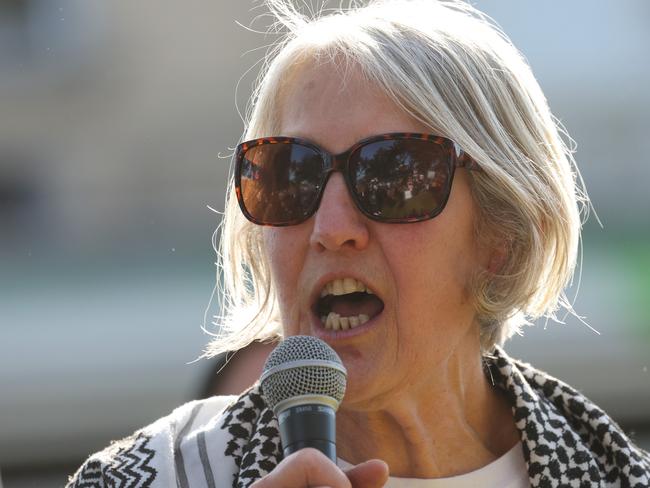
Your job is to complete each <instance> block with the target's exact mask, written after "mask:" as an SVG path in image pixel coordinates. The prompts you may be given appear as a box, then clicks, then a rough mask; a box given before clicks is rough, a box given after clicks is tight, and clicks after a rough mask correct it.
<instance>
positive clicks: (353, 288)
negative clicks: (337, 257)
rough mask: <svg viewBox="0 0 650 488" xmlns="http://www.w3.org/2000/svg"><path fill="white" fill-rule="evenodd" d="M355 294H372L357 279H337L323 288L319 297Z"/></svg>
mask: <svg viewBox="0 0 650 488" xmlns="http://www.w3.org/2000/svg"><path fill="white" fill-rule="evenodd" d="M355 292H366V293H370V294H374V293H372V291H370V290H369V289H368V287H367V286H366V285H365V284H364V283H362V282H361V281H359V280H357V279H354V278H337V279H335V280H333V281H330V282H329V283H327V284H326V285H325V286H324V287H323V289H322V291H321V292H320V296H321V297H325V296H327V295H347V294H348V293H355Z"/></svg>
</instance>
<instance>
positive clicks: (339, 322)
mask: <svg viewBox="0 0 650 488" xmlns="http://www.w3.org/2000/svg"><path fill="white" fill-rule="evenodd" d="M320 319H321V322H323V325H324V326H325V328H326V329H332V330H348V329H354V328H355V327H357V326H358V325H362V324H365V323H366V322H368V320H370V317H369V316H367V315H365V314H359V315H353V316H351V317H341V316H340V315H339V314H337V313H335V312H330V313H329V314H328V315H326V316H325V315H323V316H322V317H321V318H320Z"/></svg>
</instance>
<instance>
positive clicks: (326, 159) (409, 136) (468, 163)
mask: <svg viewBox="0 0 650 488" xmlns="http://www.w3.org/2000/svg"><path fill="white" fill-rule="evenodd" d="M404 139H406V140H420V141H430V142H433V143H435V144H438V145H440V146H443V147H445V148H446V149H447V150H448V152H449V159H448V163H447V164H448V166H449V184H448V188H447V192H446V194H445V195H444V196H443V198H442V202H441V203H440V204H439V205H438V207H437V208H436V209H433V210H432V211H431V212H430V213H427V214H426V215H425V216H420V217H403V218H397V219H387V218H382V217H381V216H377V215H374V214H372V213H370V212H368V211H366V209H364V207H363V203H362V202H361V201H360V199H359V197H358V195H357V194H356V191H355V190H354V187H353V184H352V181H351V179H350V155H351V154H353V153H354V152H355V151H357V150H358V149H359V148H360V147H362V146H365V145H368V144H370V143H373V142H378V141H385V140H389V141H391V140H404ZM266 144H299V145H301V146H304V147H307V148H310V149H313V150H314V151H315V152H316V153H318V154H319V155H320V156H321V157H322V159H323V163H324V165H323V169H322V176H321V182H322V183H321V185H322V186H321V188H320V191H319V192H318V194H317V196H316V198H315V201H314V203H313V204H312V206H311V207H310V208H309V209H307V211H306V212H304V213H303V215H302V216H301V217H300V218H296V219H292V220H287V221H285V222H279V223H278V222H266V221H263V220H260V219H257V218H255V217H254V216H253V215H251V214H250V212H249V211H248V209H247V208H246V204H245V203H244V198H243V195H242V189H241V170H242V162H243V160H244V155H245V154H246V152H247V151H248V150H250V149H251V148H254V147H257V146H262V145H266ZM456 168H466V169H468V170H471V171H481V168H480V166H479V165H478V163H476V161H474V159H472V158H471V156H469V155H468V154H467V153H466V152H464V151H463V150H462V149H461V147H460V146H459V145H458V144H457V143H456V142H454V141H452V140H451V139H448V138H446V137H442V136H438V135H433V134H423V133H413V132H391V133H387V134H379V135H375V136H371V137H367V138H365V139H362V140H360V141H358V142H357V143H355V144H354V145H353V146H352V147H350V148H349V149H348V150H346V151H344V152H342V153H339V154H332V153H330V152H328V151H326V150H325V149H323V148H322V147H320V146H319V145H317V144H315V143H313V142H312V141H310V140H308V139H303V138H299V137H285V136H278V137H260V138H258V139H252V140H250V141H245V142H242V143H241V144H239V145H238V146H237V148H236V150H235V193H236V196H237V202H238V203H239V208H240V209H241V211H242V213H243V214H244V216H245V217H246V218H247V219H248V220H249V221H251V222H253V223H254V224H257V225H262V226H272V227H286V226H290V225H297V224H300V223H302V222H305V221H306V220H308V219H309V218H310V217H311V216H312V215H314V213H316V210H317V209H318V207H319V206H320V201H321V199H322V196H323V192H324V190H325V186H326V185H327V181H328V180H329V177H330V176H331V174H332V173H333V172H335V171H340V172H341V173H342V174H343V178H344V180H345V184H346V186H347V188H348V191H349V192H350V195H351V196H352V199H353V200H354V203H355V205H356V206H357V208H358V209H359V211H360V212H361V213H362V214H363V215H365V216H366V217H368V218H369V219H371V220H374V221H376V222H382V223H394V224H408V223H413V222H421V221H424V220H430V219H433V218H434V217H436V216H437V215H439V214H440V213H441V212H442V211H443V210H444V208H445V206H446V205H447V200H448V199H449V194H450V193H451V186H452V183H453V179H454V173H455V169H456Z"/></svg>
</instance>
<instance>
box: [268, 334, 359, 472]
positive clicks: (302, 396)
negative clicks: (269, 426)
mask: <svg viewBox="0 0 650 488" xmlns="http://www.w3.org/2000/svg"><path fill="white" fill-rule="evenodd" d="M346 379H347V371H346V369H345V367H344V366H343V363H342V362H341V359H340V358H339V356H338V354H336V352H335V351H334V349H332V348H331V347H330V346H328V345H327V344H326V343H325V342H323V341H321V340H320V339H317V338H315V337H311V336H292V337H287V338H286V339H285V340H284V341H282V342H281V343H280V344H279V345H278V347H276V348H275V349H274V350H273V352H271V354H270V355H269V357H268V359H267V360H266V364H265V365H264V371H263V373H262V376H261V378H260V382H261V386H262V393H263V394H264V396H265V397H266V400H267V402H268V404H269V405H270V407H271V408H272V409H273V412H274V413H275V415H276V417H277V418H278V423H279V424H280V440H281V441H282V446H283V453H284V456H285V457H286V456H288V455H289V454H292V453H294V452H296V451H298V450H299V449H303V448H305V447H313V448H316V449H318V450H319V451H320V452H322V453H323V454H325V455H326V456H327V457H328V458H330V459H331V460H332V461H333V462H334V463H336V410H338V408H339V404H340V403H341V400H343V395H344V394H345V382H346Z"/></svg>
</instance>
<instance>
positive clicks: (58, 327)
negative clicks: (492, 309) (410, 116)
mask: <svg viewBox="0 0 650 488" xmlns="http://www.w3.org/2000/svg"><path fill="white" fill-rule="evenodd" d="M335 3H336V4H338V2H335ZM256 5H258V6H257V7H256ZM476 5H477V7H479V8H481V9H484V10H485V11H486V12H487V13H488V14H491V15H492V16H493V17H494V18H495V19H496V20H497V21H498V22H499V23H500V25H501V26H502V27H503V29H504V30H505V32H506V33H507V34H508V35H510V37H511V38H512V39H513V41H514V43H515V44H516V45H517V46H518V47H519V48H520V49H521V50H522V51H523V53H524V54H525V56H526V57H527V58H528V60H529V62H530V63H531V65H532V67H533V69H534V71H535V73H536V75H537V76H538V79H539V80H540V82H541V85H542V88H543V89H544V91H545V93H546V95H547V97H548V99H549V103H550V105H551V107H552V109H553V110H554V113H555V114H556V116H557V117H558V118H559V119H560V120H561V121H562V122H563V123H564V125H565V126H566V127H567V129H568V130H569V133H570V134H571V135H572V136H573V137H574V139H575V140H576V141H577V144H578V146H577V153H576V159H577V160H578V163H579V164H580V166H581V169H582V174H583V177H584V180H585V181H586V183H587V186H588V188H589V191H590V196H591V197H592V199H593V200H594V203H595V207H596V211H597V212H598V215H599V216H600V218H601V220H602V221H603V223H604V226H605V227H604V229H603V230H601V229H600V228H599V227H598V226H597V225H596V223H595V220H594V219H592V220H591V221H590V223H589V224H588V225H587V227H586V236H585V243H584V249H585V251H584V273H583V277H582V285H581V291H580V294H579V298H578V300H577V302H576V310H577V312H578V313H579V314H581V315H584V316H586V320H587V322H588V323H589V324H590V325H591V326H592V327H593V328H595V329H597V330H599V331H600V332H601V335H600V336H598V335H595V334H594V333H592V332H591V331H590V330H589V329H588V328H587V327H585V326H583V325H581V324H580V323H579V322H578V321H576V320H574V319H570V318H569V319H567V322H568V325H567V326H557V325H549V327H548V329H547V330H543V329H542V327H541V326H538V327H537V328H535V329H531V330H529V331H527V332H526V337H524V338H522V339H519V338H517V339H515V340H513V342H512V344H510V345H509V346H508V347H507V348H508V349H509V350H510V351H511V352H512V353H513V354H515V355H517V356H520V357H522V358H524V359H526V360H529V361H531V362H533V363H534V364H536V365H537V366H539V367H541V368H544V369H547V370H549V371H551V372H552V373H554V374H556V375H557V376H559V377H560V378H562V379H564V380H566V381H568V382H569V383H571V384H573V385H574V386H576V387H578V388H579V389H581V390H582V391H583V392H585V393H586V394H587V395H591V396H592V397H594V400H596V401H597V402H598V403H600V404H602V405H603V406H604V407H605V408H606V409H608V410H609V411H610V412H611V413H612V414H613V415H614V417H615V418H617V419H619V420H620V421H621V422H622V423H623V424H624V425H629V426H630V429H634V430H637V431H638V432H640V435H641V436H643V435H647V434H644V431H646V432H647V431H648V430H650V372H648V368H650V306H649V305H648V303H649V302H648V299H647V297H648V293H649V292H650V273H649V271H650V245H649V243H650V217H649V212H648V209H650V196H649V192H648V190H647V185H648V182H650V164H648V163H649V157H648V154H650V138H649V137H648V134H650V118H648V113H650V91H648V89H647V87H648V86H650V63H649V62H648V46H650V28H649V26H650V4H648V3H647V2H644V1H643V0H636V1H629V2H615V1H613V0H612V1H608V2H600V3H599V4H598V5H595V4H593V2H590V1H588V0H580V1H574V2H566V3H564V4H562V5H560V4H557V3H555V2H553V3H540V2H517V1H516V0H512V1H507V2H504V1H498V2H497V1H487V0H485V1H477V2H476ZM261 13H263V10H262V9H261V8H260V7H259V3H253V2H246V1H238V0H237V1H236V0H228V1H224V0H220V1H218V2H214V1H207V0H189V1H185V2H170V1H166V2H159V1H153V0H140V1H138V2H131V1H127V0H115V1H111V2H84V1H73V0H11V1H5V2H2V3H0V467H1V468H2V472H3V474H4V476H5V486H6V487H7V488H11V487H12V486H21V485H20V483H27V482H28V481H25V480H28V479H29V476H28V474H29V473H35V474H34V476H39V474H38V473H41V475H42V478H41V480H46V478H47V477H48V476H50V473H55V474H54V475H52V476H54V478H55V479H57V480H58V481H53V482H52V483H53V485H52V486H59V485H60V484H61V481H60V478H57V476H59V477H60V476H61V475H60V474H59V473H60V472H61V471H66V470H69V469H70V467H71V466H74V465H77V464H78V463H79V462H81V460H82V459H83V457H84V456H85V455H87V454H88V453H90V452H91V451H92V450H95V449H98V448H100V447H102V446H104V445H106V444H107V442H108V441H109V440H110V439H115V438H118V437H121V436H123V435H125V434H128V433H130V432H131V431H132V430H133V429H135V428H137V427H139V426H142V425H144V424H146V423H149V422H151V421H153V420H155V419H156V418H157V417H159V416H160V415H163V414H165V413H167V412H169V411H170V410H171V409H173V408H174V407H175V406H177V405H179V404H181V403H182V402H184V401H187V400H189V399H191V398H193V397H194V396H196V395H197V394H198V392H200V391H201V389H202V388H203V385H204V383H205V381H206V375H207V374H208V372H209V371H211V370H212V364H211V363H209V362H207V361H199V362H193V360H194V359H196V358H197V357H198V356H199V355H200V354H201V351H202V347H203V345H204V344H205V343H206V341H207V340H208V336H207V335H206V334H204V333H203V332H202V331H201V326H202V325H203V324H204V312H205V313H206V316H207V324H208V325H209V324H210V321H211V320H210V317H211V316H212V315H213V314H218V300H213V301H212V302H210V296H211V293H212V289H213V286H214V282H215V269H214V265H213V263H214V261H215V257H214V253H213V251H212V249H211V244H210V241H211V235H212V232H213V231H214V229H215V228H216V227H217V224H218V222H219V215H218V214H216V213H214V212H213V211H212V210H210V208H208V207H211V208H214V209H217V210H222V208H223V199H224V189H225V180H226V176H227V170H228V165H229V158H228V156H229V154H230V153H231V150H232V148H233V147H234V146H235V145H236V143H237V142H238V138H239V137H240V134H241V130H242V128H243V124H242V121H241V118H240V117H239V115H238V109H237V107H239V110H240V111H244V110H245V109H246V99H247V97H248V95H249V93H250V88H251V82H252V81H253V79H254V75H255V72H256V69H257V67H256V66H255V64H256V62H257V61H258V60H259V59H260V58H261V56H262V53H263V49H262V50H260V49H257V50H254V49H255V48H258V47H259V46H263V45H265V44H268V43H269V42H270V38H269V37H265V36H264V35H262V34H255V33H252V32H250V31H248V30H247V29H245V28H244V27H242V26H240V25H238V23H237V22H240V23H241V24H243V25H245V26H248V25H251V19H253V18H254V17H255V16H256V15H258V14H261ZM265 25H266V24H265V22H264V19H263V18H260V19H258V20H257V21H256V22H254V23H253V27H254V28H255V29H262V30H263V29H264V28H265ZM251 50H253V51H251ZM249 51H250V52H249ZM245 53H248V54H245ZM249 68H250V69H251V71H250V72H249V73H248V74H247V75H245V76H243V75H244V73H245V72H247V70H248V69H249ZM242 76H243V78H242ZM240 78H241V82H240V83H239V86H238V81H239V80H240ZM237 86H238V88H237ZM219 156H223V157H222V158H221V157H219ZM641 439H642V440H643V439H646V440H645V441H643V442H645V443H646V444H645V445H646V446H647V445H648V443H649V442H648V440H647V437H641ZM32 479H34V478H32ZM21 480H23V481H21ZM47 483H48V482H47V481H41V483H40V485H39V486H49V485H48V484H47Z"/></svg>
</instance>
